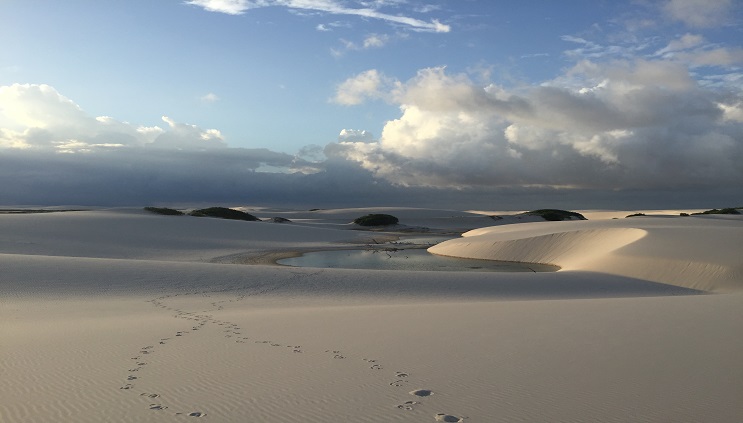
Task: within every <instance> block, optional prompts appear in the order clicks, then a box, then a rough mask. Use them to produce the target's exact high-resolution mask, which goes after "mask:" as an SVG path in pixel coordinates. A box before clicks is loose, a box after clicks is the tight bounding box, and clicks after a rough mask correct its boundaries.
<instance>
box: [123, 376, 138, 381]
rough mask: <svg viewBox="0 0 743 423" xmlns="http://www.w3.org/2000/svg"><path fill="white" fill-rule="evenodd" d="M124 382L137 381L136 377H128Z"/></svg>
mask: <svg viewBox="0 0 743 423" xmlns="http://www.w3.org/2000/svg"><path fill="white" fill-rule="evenodd" d="M126 380H137V377H136V376H129V377H128V378H126Z"/></svg>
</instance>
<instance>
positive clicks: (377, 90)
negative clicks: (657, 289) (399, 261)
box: [326, 59, 743, 190]
mask: <svg viewBox="0 0 743 423" xmlns="http://www.w3.org/2000/svg"><path fill="white" fill-rule="evenodd" d="M385 78H387V77H385V76H384V75H382V74H381V73H380V72H378V71H374V70H370V71H366V72H363V73H361V74H359V75H357V76H356V77H353V78H350V79H349V80H348V81H346V82H344V83H343V84H340V85H339V86H338V92H337V95H336V100H337V101H338V102H340V103H342V104H348V105H352V104H357V103H359V102H361V101H363V100H366V99H375V98H383V99H386V100H387V101H392V102H394V103H395V104H398V105H399V107H400V110H401V116H400V117H399V118H398V119H395V120H392V121H389V122H387V124H386V125H385V127H384V130H383V132H382V134H381V137H380V139H379V140H378V141H376V142H372V143H370V142H367V141H365V142H353V141H344V140H341V141H340V142H339V143H338V144H335V145H329V146H328V147H327V148H326V154H327V155H329V156H331V157H335V158H342V159H345V160H349V161H355V162H357V163H359V164H360V165H361V166H362V167H363V168H365V169H367V170H369V171H370V172H372V173H373V174H374V175H375V176H377V177H379V178H383V179H384V180H386V181H388V182H390V183H394V184H399V185H404V186H429V187H444V186H445V187H450V188H455V189H463V188H472V187H482V188H488V187H514V186H520V187H540V186H541V187H554V188H572V189H587V190H591V189H601V190H638V189H663V190H674V189H691V188H700V187H708V188H716V187H731V188H732V187H740V181H741V180H743V120H741V113H742V110H743V109H742V107H743V95H741V92H740V90H736V89H735V88H731V87H728V88H730V89H726V90H720V89H717V88H705V87H704V86H702V85H700V84H699V83H698V82H697V81H696V80H695V79H693V78H692V75H691V74H690V72H689V69H688V67H686V66H683V65H682V64H681V63H679V62H677V61H673V60H655V61H652V60H645V59H631V60H616V61H611V62H608V63H600V62H592V61H588V60H582V61H580V62H579V63H577V64H576V65H575V66H573V67H572V68H571V69H569V70H567V72H566V73H565V74H564V75H562V76H561V77H559V78H556V79H555V80H552V81H547V82H545V83H543V84H541V85H539V86H525V87H517V88H512V89H506V88H503V87H500V86H497V85H494V84H489V85H478V84H476V83H474V82H473V81H471V80H470V79H469V78H468V77H467V76H466V75H462V74H449V73H447V71H446V69H445V68H443V67H439V68H428V69H423V70H421V71H419V72H418V74H417V75H416V76H415V77H414V78H412V79H410V80H409V81H406V82H399V81H395V82H394V83H386V84H382V83H380V81H383V80H385ZM385 87H386V90H385Z"/></svg>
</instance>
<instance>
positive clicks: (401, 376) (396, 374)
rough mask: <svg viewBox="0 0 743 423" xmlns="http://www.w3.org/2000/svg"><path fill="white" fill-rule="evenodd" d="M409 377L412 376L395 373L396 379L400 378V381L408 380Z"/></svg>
mask: <svg viewBox="0 0 743 423" xmlns="http://www.w3.org/2000/svg"><path fill="white" fill-rule="evenodd" d="M408 376H410V375H408V374H407V373H403V372H396V373H395V377H396V378H400V379H404V378H406V377H408Z"/></svg>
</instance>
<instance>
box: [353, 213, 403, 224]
mask: <svg viewBox="0 0 743 423" xmlns="http://www.w3.org/2000/svg"><path fill="white" fill-rule="evenodd" d="M397 222H399V220H398V219H397V218H396V217H395V216H392V215H389V214H379V213H378V214H367V215H366V216H361V217H359V218H357V219H355V220H354V221H353V223H355V224H357V225H361V226H386V225H396V224H397Z"/></svg>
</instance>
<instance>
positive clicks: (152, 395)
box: [139, 392, 160, 398]
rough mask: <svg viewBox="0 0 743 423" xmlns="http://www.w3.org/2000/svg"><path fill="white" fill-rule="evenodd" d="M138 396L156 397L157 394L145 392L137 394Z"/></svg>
mask: <svg viewBox="0 0 743 423" xmlns="http://www.w3.org/2000/svg"><path fill="white" fill-rule="evenodd" d="M139 396H140V397H147V398H158V397H159V396H160V395H159V394H148V393H147V392H144V393H141V394H139Z"/></svg>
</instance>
